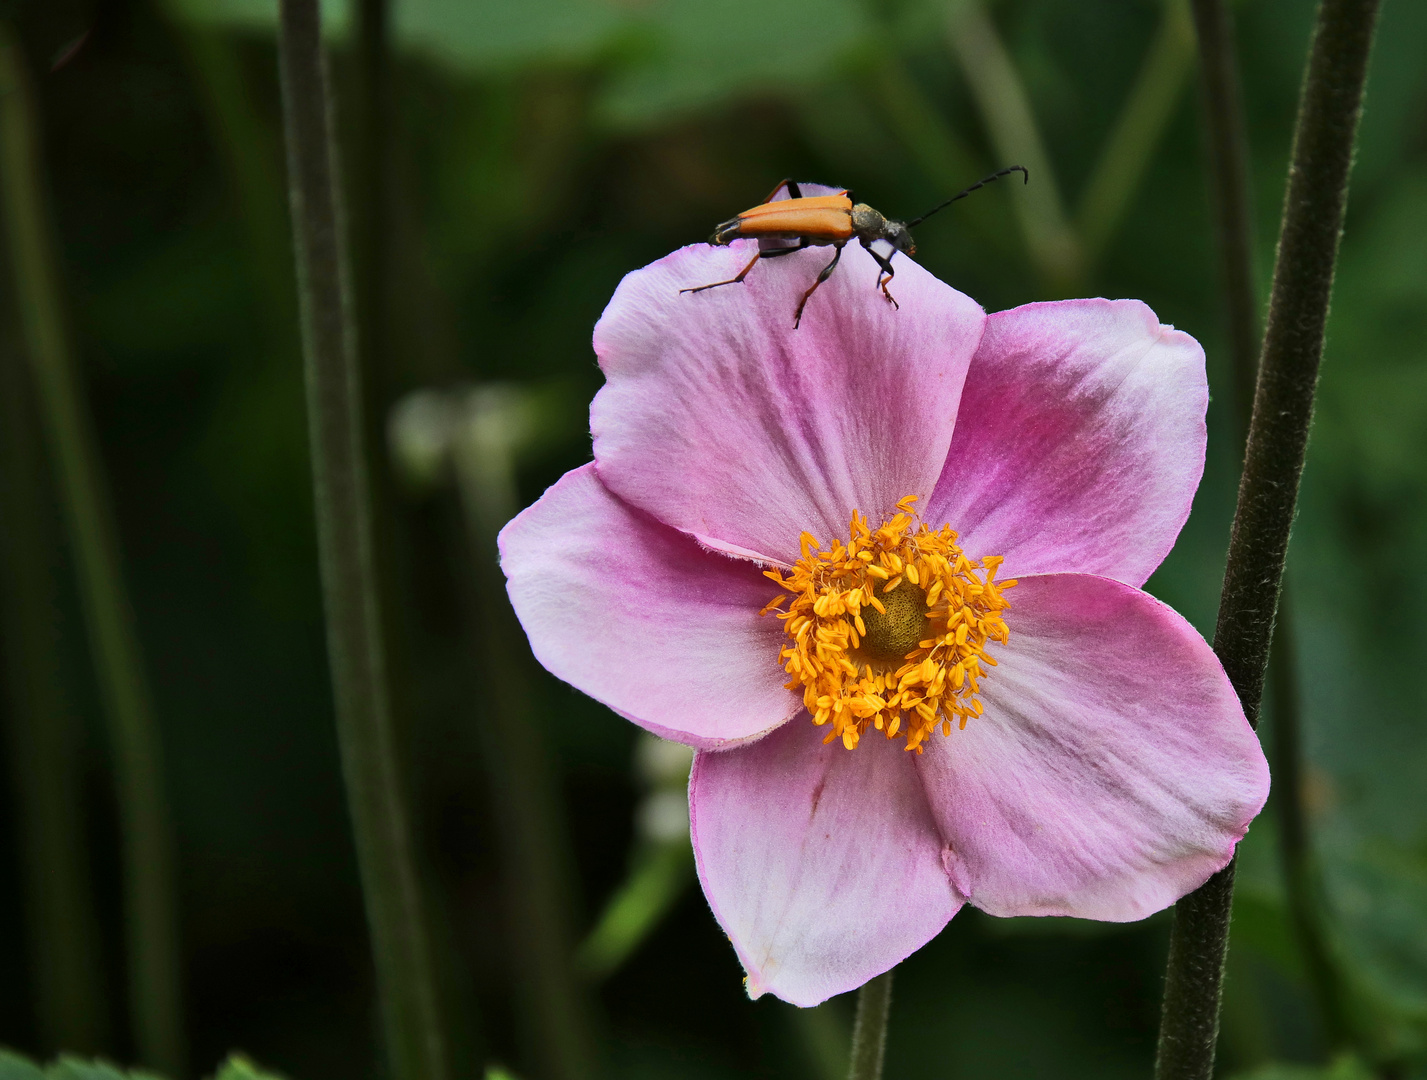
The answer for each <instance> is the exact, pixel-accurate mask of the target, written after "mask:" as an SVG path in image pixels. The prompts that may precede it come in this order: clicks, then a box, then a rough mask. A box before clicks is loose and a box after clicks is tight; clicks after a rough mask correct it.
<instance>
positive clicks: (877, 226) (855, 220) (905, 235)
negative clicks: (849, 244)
mask: <svg viewBox="0 0 1427 1080" xmlns="http://www.w3.org/2000/svg"><path fill="white" fill-rule="evenodd" d="M852 232H853V234H854V235H855V236H857V237H858V238H859V239H860V240H862V241H863V242H864V243H867V242H869V241H872V240H886V241H888V242H889V243H891V245H892V246H893V247H894V248H896V249H897V250H898V251H905V252H907V253H909V254H910V253H911V252H912V251H914V250H915V248H914V247H913V245H912V234H911V232H910V231H909V230H908V229H907V227H906V226H905V225H903V224H902V223H901V222H900V221H889V220H888V219H887V218H885V217H883V216H882V215H881V214H880V213H879V212H878V211H876V210H873V209H872V207H870V206H868V205H867V204H866V203H858V204H857V205H856V206H854V207H853V208H852Z"/></svg>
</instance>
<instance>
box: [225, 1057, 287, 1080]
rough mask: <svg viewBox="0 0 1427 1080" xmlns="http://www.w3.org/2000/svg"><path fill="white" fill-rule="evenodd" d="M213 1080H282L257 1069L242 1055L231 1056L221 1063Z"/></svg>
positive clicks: (271, 1073)
mask: <svg viewBox="0 0 1427 1080" xmlns="http://www.w3.org/2000/svg"><path fill="white" fill-rule="evenodd" d="M213 1080H282V1077H280V1076H279V1075H278V1074H277V1073H274V1072H268V1071H266V1070H265V1069H260V1068H258V1067H257V1066H256V1065H254V1064H253V1063H252V1062H251V1061H249V1060H248V1059H247V1058H246V1057H244V1056H243V1055H242V1054H233V1055H232V1056H231V1057H229V1058H228V1060H227V1061H226V1062H224V1063H223V1067H222V1068H221V1069H219V1070H218V1072H217V1074H216V1075H215V1076H214V1077H213Z"/></svg>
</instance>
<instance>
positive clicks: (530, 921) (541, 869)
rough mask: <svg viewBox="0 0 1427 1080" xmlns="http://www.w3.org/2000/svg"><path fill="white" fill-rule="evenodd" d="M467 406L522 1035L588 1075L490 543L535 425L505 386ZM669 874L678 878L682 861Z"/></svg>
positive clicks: (476, 584)
mask: <svg viewBox="0 0 1427 1080" xmlns="http://www.w3.org/2000/svg"><path fill="white" fill-rule="evenodd" d="M463 410H464V416H463V418H462V421H461V425H460V430H459V431H458V433H457V437H456V439H455V440H454V444H453V446H452V452H453V456H454V464H455V467H456V468H455V471H456V479H457V483H458V485H459V488H460V497H461V508H462V510H463V511H464V515H465V519H466V530H467V534H468V536H469V539H470V543H471V550H472V554H473V555H474V559H473V562H474V572H473V573H472V575H471V584H472V586H473V589H472V592H473V596H472V602H471V605H470V606H471V608H472V621H473V622H474V623H475V630H476V634H475V639H476V642H475V643H476V647H477V648H478V650H479V652H480V660H481V663H482V673H483V675H484V682H485V687H486V690H485V692H484V693H483V694H482V705H483V712H482V714H481V716H480V724H481V727H482V731H483V734H484V738H483V739H482V743H481V746H482V751H483V753H484V755H485V758H486V768H487V771H488V773H489V775H490V779H491V789H492V795H493V796H494V799H495V807H494V813H495V818H496V825H497V828H498V830H499V833H500V836H501V839H502V845H503V850H502V857H503V860H504V864H505V874H504V877H505V879H506V885H507V889H508V894H507V902H508V903H509V905H510V911H511V920H510V937H511V954H512V959H513V961H514V965H515V967H516V969H517V973H518V974H517V978H516V980H515V981H516V986H517V991H518V993H519V994H520V995H521V998H522V999H523V1000H522V1001H521V1004H522V1012H523V1014H524V1015H523V1018H522V1019H523V1022H524V1024H525V1028H526V1030H525V1032H524V1035H525V1037H526V1040H527V1041H528V1042H529V1043H530V1045H531V1050H532V1056H533V1057H534V1058H535V1060H536V1061H538V1063H539V1066H540V1075H543V1076H546V1077H549V1078H551V1080H588V1078H589V1077H591V1076H593V1075H594V1073H595V1068H596V1062H595V1050H594V1047H593V1045H592V1040H591V1036H590V1024H589V1018H588V1010H587V1008H586V1004H585V1000H584V994H583V990H582V988H581V986H580V984H579V982H578V981H577V979H576V974H575V960H574V935H573V932H572V930H571V927H570V918H569V902H568V897H569V896H570V894H571V885H572V882H571V880H570V878H571V875H570V874H569V873H568V872H567V871H566V867H567V865H568V862H569V860H568V857H567V852H568V842H567V840H566V837H565V835H564V830H563V828H562V823H561V814H560V807H559V802H558V798H557V795H556V791H555V782H554V778H553V777H552V775H551V768H550V762H549V759H548V755H547V751H546V744H545V740H544V739H543V738H542V737H541V735H540V730H539V727H538V723H539V718H538V715H537V714H536V713H535V710H534V709H533V707H532V698H533V690H534V688H533V686H532V683H533V681H534V679H533V673H532V671H531V660H530V654H529V652H528V651H527V649H526V648H525V645H524V642H525V634H524V632H523V631H522V630H521V628H520V624H519V623H518V622H517V621H516V618H515V612H514V611H512V610H511V606H510V600H509V597H508V596H507V594H506V591H505V578H504V575H503V574H502V573H501V570H500V553H499V550H498V549H497V545H496V537H497V535H498V533H499V532H500V530H501V528H502V526H504V525H505V523H506V522H507V521H508V520H510V518H511V517H512V516H513V515H514V514H515V511H516V508H517V503H516V492H515V468H514V454H515V450H516V447H517V445H518V444H519V443H520V442H521V440H522V439H523V438H528V436H529V432H530V430H531V428H533V426H534V423H535V421H534V420H533V419H532V416H531V410H530V408H529V402H528V400H527V399H523V398H522V397H520V396H519V395H518V394H517V392H515V391H514V390H512V389H510V388H506V387H500V386H493V387H485V388H482V389H480V390H477V391H475V392H473V393H471V394H470V395H469V396H468V397H467V400H466V402H465V403H463ZM669 869H670V871H671V872H674V873H677V871H678V870H679V869H680V866H679V864H677V863H676V864H674V865H673V866H671V867H670V868H669Z"/></svg>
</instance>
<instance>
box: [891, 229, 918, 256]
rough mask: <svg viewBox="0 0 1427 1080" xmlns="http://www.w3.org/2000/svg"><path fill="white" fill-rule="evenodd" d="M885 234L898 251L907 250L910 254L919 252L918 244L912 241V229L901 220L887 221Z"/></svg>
mask: <svg viewBox="0 0 1427 1080" xmlns="http://www.w3.org/2000/svg"><path fill="white" fill-rule="evenodd" d="M883 235H884V237H885V238H886V239H887V240H889V241H891V244H892V246H893V247H894V248H896V249H897V250H898V251H905V252H906V253H907V254H908V255H915V254H916V253H917V245H916V244H915V243H914V242H913V241H912V231H911V230H910V229H908V228H907V227H906V226H905V225H903V224H902V223H901V222H900V221H889V222H887V227H886V231H885V233H884V234H883Z"/></svg>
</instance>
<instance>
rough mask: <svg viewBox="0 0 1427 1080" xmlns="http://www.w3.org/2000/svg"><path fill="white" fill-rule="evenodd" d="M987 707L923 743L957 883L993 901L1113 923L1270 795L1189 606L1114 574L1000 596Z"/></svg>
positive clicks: (1001, 906)
mask: <svg viewBox="0 0 1427 1080" xmlns="http://www.w3.org/2000/svg"><path fill="white" fill-rule="evenodd" d="M1006 595H1007V598H1008V599H1009V600H1010V601H1011V608H1010V610H1009V611H1008V612H1007V613H1006V623H1007V625H1008V626H1009V627H1010V632H1011V637H1010V641H1009V643H1008V644H1005V645H1002V646H999V647H998V648H994V649H993V650H992V654H993V655H994V657H995V658H996V659H997V660H998V661H999V666H997V667H995V668H992V669H991V670H990V672H989V673H988V674H987V675H986V677H985V679H984V680H983V681H982V683H981V700H982V702H983V703H984V705H985V709H986V711H985V714H984V715H983V716H981V717H979V718H976V719H973V720H971V721H970V722H969V723H968V724H967V726H966V728H965V729H963V730H960V731H957V730H955V729H953V730H952V732H951V735H950V736H949V737H946V738H943V737H941V736H939V735H938V736H934V737H933V738H932V739H931V740H929V743H928V749H927V752H926V753H925V754H923V755H922V757H921V759H920V765H921V769H922V776H923V778H924V780H925V781H926V788H927V793H928V797H929V798H930V800H931V804H932V811H933V813H934V814H935V815H936V818H937V820H938V822H939V823H940V826H941V828H942V832H943V835H944V836H945V838H946V840H947V842H948V844H949V845H950V849H951V850H950V853H949V854H948V858H947V869H948V872H949V873H950V874H951V879H952V882H953V883H954V884H955V885H956V887H957V889H959V890H960V891H961V892H962V893H963V894H964V895H965V896H966V897H967V899H968V900H969V902H970V903H972V904H974V905H975V906H976V907H979V908H981V909H982V910H983V911H987V912H989V913H990V914H992V915H1076V916H1080V917H1082V918H1088V919H1104V920H1109V921H1114V922H1122V921H1127V920H1130V919H1138V918H1142V917H1144V916H1145V915H1148V914H1150V913H1151V912H1154V911H1158V910H1160V909H1161V908H1164V907H1167V906H1168V905H1169V904H1172V903H1173V902H1174V901H1175V900H1177V899H1178V898H1179V897H1181V896H1183V895H1184V894H1185V893H1187V892H1189V891H1190V890H1191V889H1194V888H1196V887H1197V886H1199V885H1200V884H1202V883H1203V882H1204V881H1205V880H1206V879H1207V878H1208V877H1209V875H1210V874H1212V873H1214V872H1215V871H1216V870H1218V869H1220V868H1221V867H1223V866H1224V865H1225V864H1226V863H1227V862H1228V861H1229V859H1230V857H1231V856H1232V855H1233V853H1234V845H1235V844H1236V843H1237V842H1238V841H1239V839H1240V838H1241V837H1242V836H1243V835H1244V832H1245V831H1246V830H1247V829H1248V825H1249V822H1250V821H1251V820H1252V819H1253V817H1254V815H1256V814H1257V813H1258V812H1259V810H1260V809H1261V808H1262V807H1263V804H1264V800H1265V799H1266V798H1267V796H1268V784H1269V777H1268V763H1267V762H1266V761H1265V760H1264V755H1263V751H1262V750H1261V749H1260V747H1259V742H1258V738H1257V736H1256V735H1255V734H1254V732H1253V730H1252V729H1251V728H1250V727H1249V725H1248V722H1247V721H1246V720H1245V719H1244V714H1243V710H1242V709H1241V708H1240V707H1239V702H1238V699H1237V698H1236V697H1235V695H1234V691H1233V688H1232V687H1231V686H1230V685H1229V680H1228V677H1227V676H1226V675H1225V674H1224V671H1223V668H1222V667H1220V665H1219V662H1218V660H1217V658H1216V657H1215V656H1214V653H1213V651H1212V650H1211V649H1210V648H1209V646H1208V645H1207V644H1206V643H1205V641H1204V639H1203V638H1201V637H1200V636H1199V634H1198V633H1197V632H1196V631H1195V630H1194V628H1193V627H1191V626H1190V625H1189V624H1188V623H1187V622H1186V621H1185V620H1184V619H1183V618H1182V617H1180V616H1179V615H1177V614H1176V613H1175V612H1174V611H1172V610H1171V609H1170V608H1168V607H1166V606H1165V605H1164V604H1162V603H1160V602H1159V601H1158V600H1155V599H1154V598H1153V597H1151V596H1149V595H1148V594H1147V593H1142V592H1139V591H1138V590H1136V589H1133V588H1130V587H1129V586H1127V585H1124V584H1122V583H1120V582H1116V581H1112V580H1110V579H1108V578H1100V577H1092V576H1089V575H1083V574H1048V575H1045V576H1042V577H1031V578H1024V579H1022V580H1021V583H1020V584H1019V585H1018V586H1017V587H1016V588H1014V589H1012V590H1011V591H1010V592H1008V593H1007V594H1006Z"/></svg>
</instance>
